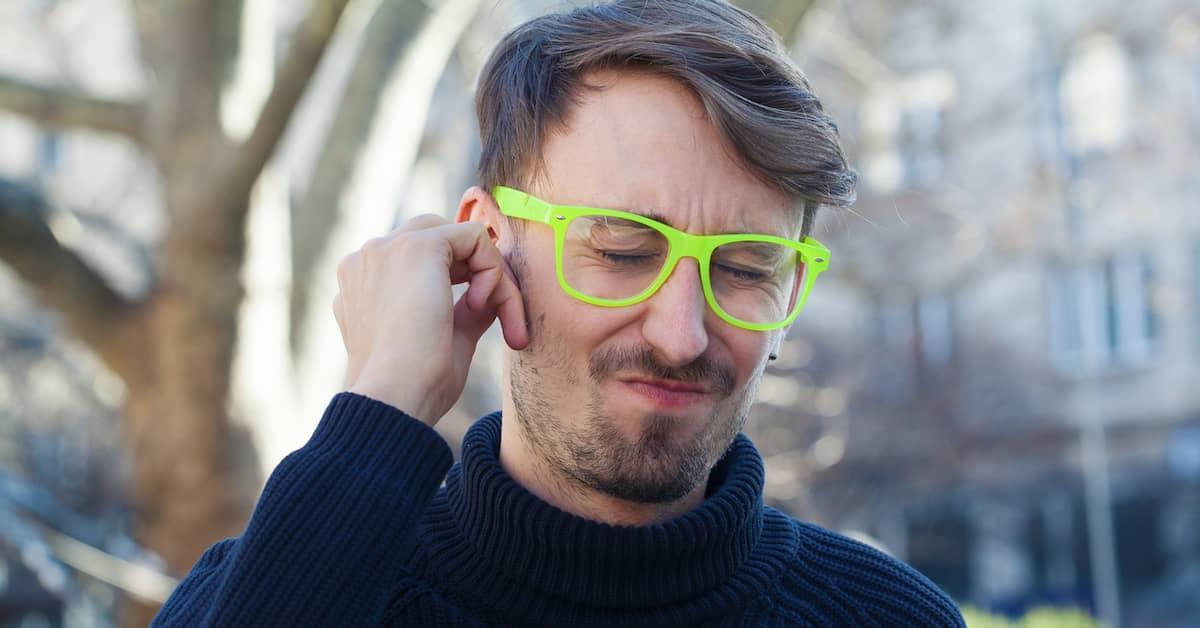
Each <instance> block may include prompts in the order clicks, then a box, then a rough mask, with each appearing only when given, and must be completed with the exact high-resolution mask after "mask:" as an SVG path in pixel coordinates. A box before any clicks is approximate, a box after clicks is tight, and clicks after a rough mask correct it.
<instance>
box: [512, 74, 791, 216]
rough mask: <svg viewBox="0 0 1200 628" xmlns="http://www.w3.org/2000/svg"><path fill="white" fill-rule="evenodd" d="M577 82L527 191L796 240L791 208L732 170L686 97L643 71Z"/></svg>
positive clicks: (700, 110)
mask: <svg viewBox="0 0 1200 628" xmlns="http://www.w3.org/2000/svg"><path fill="white" fill-rule="evenodd" d="M585 83H586V84H587V85H589V86H590V87H588V88H585V89H584V90H582V91H581V92H580V94H579V95H578V99H577V103H576V105H575V106H574V107H573V108H572V110H571V111H570V113H569V115H568V117H567V119H566V124H565V125H564V126H563V127H562V128H560V129H557V130H556V131H555V132H554V133H552V134H551V135H550V136H549V137H548V138H547V139H546V142H545V144H544V146H543V147H542V160H543V162H544V170H543V172H542V173H541V175H542V176H540V177H539V178H538V179H537V180H536V181H534V182H533V185H532V186H531V188H532V189H531V191H533V192H534V193H535V194H537V195H539V196H542V197H543V198H546V199H547V200H550V201H553V202H556V203H562V204H572V205H584V206H593V207H609V208H613V209H623V210H627V211H633V212H636V213H640V214H644V215H647V216H650V217H653V218H655V219H657V220H661V221H662V222H665V223H667V224H669V225H671V226H673V227H676V228H678V229H683V230H685V231H689V232H692V233H728V232H756V233H775V234H779V235H789V236H794V235H796V234H798V233H799V228H800V219H801V211H800V208H799V207H798V206H797V203H796V202H795V201H794V200H793V199H791V198H789V197H788V196H787V195H785V194H784V193H782V192H781V191H779V190H777V189H776V188H774V187H772V186H770V185H768V184H766V183H765V182H764V181H762V180H761V179H759V178H758V177H756V176H755V175H754V174H752V173H751V172H749V171H748V170H747V169H746V168H745V167H744V166H743V165H742V164H741V163H740V161H739V160H738V159H737V157H736V153H735V151H734V149H733V147H732V146H730V145H729V143H728V142H726V141H725V139H724V137H722V136H721V134H720V132H719V131H718V130H717V129H716V127H714V126H713V124H712V123H711V121H710V120H709V118H708V116H707V115H706V114H705V111H704V106H703V104H702V103H701V102H700V99H699V98H698V97H697V96H696V95H695V94H694V93H693V92H692V91H691V90H689V89H687V88H686V87H684V86H683V85H681V84H679V83H677V82H676V81H673V80H671V79H668V78H664V77H661V76H657V75H654V74H649V73H645V72H628V71H622V72H616V71H603V72H594V73H591V74H589V75H587V76H586V77H585Z"/></svg>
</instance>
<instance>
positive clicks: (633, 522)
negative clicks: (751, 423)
mask: <svg viewBox="0 0 1200 628" xmlns="http://www.w3.org/2000/svg"><path fill="white" fill-rule="evenodd" d="M503 409H504V416H506V417H513V418H512V419H511V420H510V419H506V420H505V421H504V422H503V424H502V425H501V428H500V466H501V467H503V468H504V471H505V472H507V473H508V474H509V475H510V476H511V477H512V478H513V480H515V481H516V482H517V484H520V485H521V486H522V487H523V488H524V489H525V490H527V491H529V492H530V493H533V494H534V495H536V496H537V497H538V499H541V500H542V501H544V502H546V503H548V504H550V505H551V506H554V507H555V508H558V509H559V510H562V511H565V512H569V513H571V514H573V515H575V516H577V517H583V518H585V519H590V520H592V521H598V522H600V523H607V524H609V525H619V526H645V525H651V524H654V523H661V522H664V521H668V520H670V519H674V518H676V517H678V516H680V515H682V514H684V513H686V512H688V511H690V510H693V509H694V508H696V507H697V506H699V505H700V504H701V502H703V501H704V490H705V485H704V484H703V483H701V484H700V485H699V486H697V487H696V488H694V489H692V491H691V492H690V493H688V494H687V495H685V496H684V497H683V498H682V499H679V500H678V501H674V502H666V503H656V504H643V503H638V502H631V501H627V500H624V499H619V498H616V497H613V496H612V495H607V494H605V493H601V492H599V491H597V490H595V489H593V488H591V487H589V486H586V485H583V484H581V483H580V482H579V481H577V480H576V479H574V478H572V477H569V476H566V475H565V474H564V473H562V472H561V471H560V470H558V469H555V468H553V467H552V465H550V464H548V463H547V462H546V460H545V459H544V458H543V457H541V456H539V455H538V454H537V452H536V451H533V450H531V448H530V447H529V442H528V441H527V440H526V439H525V438H524V437H523V436H522V434H521V425H520V422H519V421H517V420H515V417H516V408H514V407H513V404H512V402H511V401H509V400H508V399H505V401H504V407H503Z"/></svg>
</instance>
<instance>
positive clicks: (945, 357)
mask: <svg viewBox="0 0 1200 628" xmlns="http://www.w3.org/2000/svg"><path fill="white" fill-rule="evenodd" d="M876 320H877V323H876V324H877V330H878V331H877V333H878V335H879V339H880V341H881V344H882V346H883V347H886V348H888V349H890V350H891V352H892V353H893V355H896V356H898V357H900V359H901V360H902V361H903V363H904V364H905V367H906V368H912V367H914V366H920V367H922V368H927V369H941V368H945V367H946V366H948V365H949V363H950V360H951V358H952V357H953V356H954V304H953V299H952V298H951V297H950V296H949V295H947V294H944V293H938V292H931V293H927V294H921V295H918V296H917V297H916V298H914V299H907V298H900V297H898V296H893V297H890V298H885V299H882V300H881V302H880V304H879V310H878V313H877V319H876Z"/></svg>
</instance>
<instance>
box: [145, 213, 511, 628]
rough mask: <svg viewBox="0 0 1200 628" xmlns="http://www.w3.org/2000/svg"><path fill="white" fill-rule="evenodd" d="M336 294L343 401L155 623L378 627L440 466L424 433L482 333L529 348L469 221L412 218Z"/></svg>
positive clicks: (429, 432) (347, 263)
mask: <svg viewBox="0 0 1200 628" xmlns="http://www.w3.org/2000/svg"><path fill="white" fill-rule="evenodd" d="M477 196H478V195H477ZM468 198H474V197H470V196H469V197H468ZM486 199H487V202H491V200H490V197H486ZM461 283H467V284H469V285H468V286H467V290H466V292H465V293H464V294H463V295H462V297H461V298H459V299H458V300H457V301H455V300H454V298H453V293H452V291H451V286H452V285H454V284H461ZM338 288H339V291H338V294H337V296H336V297H335V298H334V303H333V310H334V316H335V318H337V322H338V327H339V329H340V330H341V332H342V342H343V343H344V344H345V345H346V356H347V377H346V384H347V388H348V390H349V391H350V392H348V393H343V394H340V395H338V396H337V397H335V398H334V400H333V403H331V404H330V406H329V409H328V410H327V411H326V413H325V416H324V417H323V418H322V419H321V423H320V424H319V425H318V427H317V430H316V432H314V433H313V436H312V439H310V440H309V442H308V443H307V444H306V445H305V446H304V447H301V448H300V449H299V450H297V451H295V452H293V453H292V454H290V455H289V456H288V457H287V458H285V459H284V460H283V462H281V463H280V464H279V466H278V467H276V469H275V471H274V472H273V473H272V474H271V478H270V479H269V480H268V482H267V486H266V488H264V489H263V493H262V496H261V497H260V498H259V501H258V505H257V506H256V508H255V511H254V515H253V516H252V517H251V519H250V524H249V525H248V526H247V528H246V532H245V534H243V535H242V536H241V537H240V538H238V539H228V540H225V541H222V542H221V543H218V544H217V545H214V546H213V547H212V548H210V549H209V550H208V552H207V553H205V554H204V556H203V557H202V558H201V559H200V561H199V562H198V563H197V564H196V565H195V567H194V568H193V569H192V572H191V573H190V574H189V575H188V577H187V578H186V579H185V580H184V581H183V582H182V583H180V585H179V587H178V588H177V589H176V591H175V592H174V593H173V594H172V595H171V598H170V599H169V600H167V604H166V606H164V607H163V609H162V610H161V611H160V613H159V615H158V617H156V618H155V621H154V625H156V626H189V627H190V626H238V627H241V626H259V625H289V626H300V625H305V626H314V625H329V624H331V623H332V624H337V625H352V626H369V625H372V624H375V623H378V621H379V620H380V619H381V618H382V616H383V612H384V609H385V607H386V604H387V598H388V596H389V594H390V593H391V585H392V583H393V582H395V580H396V576H397V574H398V573H399V569H400V568H401V564H402V559H401V557H402V556H403V555H404V553H405V550H406V549H410V547H409V546H408V545H407V544H409V543H411V542H413V541H414V538H413V537H414V529H415V528H416V525H417V522H418V520H419V519H420V517H421V514H422V512H423V511H424V510H425V508H426V506H427V505H428V503H429V500H430V498H431V497H432V496H433V494H434V492H435V491H436V490H437V487H438V485H439V484H440V483H441V480H442V478H443V476H444V475H445V474H446V470H447V469H448V468H449V467H450V464H451V462H452V457H451V455H450V449H449V447H448V446H447V445H446V443H445V441H443V440H442V439H441V437H440V436H438V435H437V433H436V432H434V431H433V429H432V428H433V425H434V424H435V423H437V421H438V419H440V418H441V417H442V415H444V414H445V413H446V412H447V411H448V410H449V409H450V406H452V405H453V404H454V403H455V401H457V400H458V398H459V396H461V395H462V391H463V387H464V385H465V384H466V379H467V370H468V368H469V367H470V363H471V359H472V357H473V356H474V354H475V346H476V344H477V343H478V342H479V338H480V336H482V335H483V333H484V332H485V331H486V330H487V329H488V327H490V326H491V325H492V324H493V323H494V322H495V321H496V320H497V319H499V321H500V325H501V327H502V328H503V330H504V336H505V339H506V341H507V342H508V344H509V346H510V347H512V348H513V349H517V350H519V349H521V348H523V347H524V346H525V345H526V344H528V342H529V337H528V329H527V327H526V321H525V310H524V305H523V301H522V299H521V294H520V292H519V289H518V288H517V285H516V283H515V282H514V280H513V278H512V272H511V270H510V269H508V267H507V264H506V263H505V262H504V260H503V258H502V256H501V254H500V251H499V250H498V249H497V248H496V246H495V243H494V241H493V240H492V239H491V237H490V231H489V230H488V228H487V227H486V226H484V225H482V224H480V223H461V224H449V223H447V222H446V221H445V220H444V219H442V218H439V217H437V216H432V215H426V216H418V217H416V218H414V219H412V220H410V221H408V222H407V223H406V224H404V225H402V226H401V227H399V228H398V229H396V230H395V231H393V232H392V233H391V234H389V235H387V236H385V237H382V238H376V239H374V240H371V241H369V242H367V243H366V244H365V245H363V247H362V248H361V249H360V250H358V251H357V252H355V253H352V254H350V255H349V256H347V257H346V258H345V259H343V260H342V263H341V264H339V265H338ZM389 404H390V405H389ZM396 408H404V409H405V410H406V411H407V412H400V411H399V410H396Z"/></svg>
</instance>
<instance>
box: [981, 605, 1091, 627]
mask: <svg viewBox="0 0 1200 628" xmlns="http://www.w3.org/2000/svg"><path fill="white" fill-rule="evenodd" d="M962 614H963V618H964V619H966V621H967V627H968V628H1101V627H1102V626H1104V625H1105V624H1102V623H1100V622H1099V621H1097V620H1095V619H1093V618H1092V617H1091V616H1090V615H1088V614H1087V613H1085V612H1084V611H1082V610H1080V609H1078V608H1056V607H1051V606H1042V607H1038V608H1035V609H1033V610H1031V611H1029V612H1028V613H1026V614H1025V616H1024V617H1021V618H1020V619H1017V620H1016V621H1013V620H1011V619H1008V618H1007V617H1002V616H1000V615H993V614H991V613H988V612H986V611H981V610H979V609H977V608H973V607H970V606H965V607H963V609H962Z"/></svg>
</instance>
